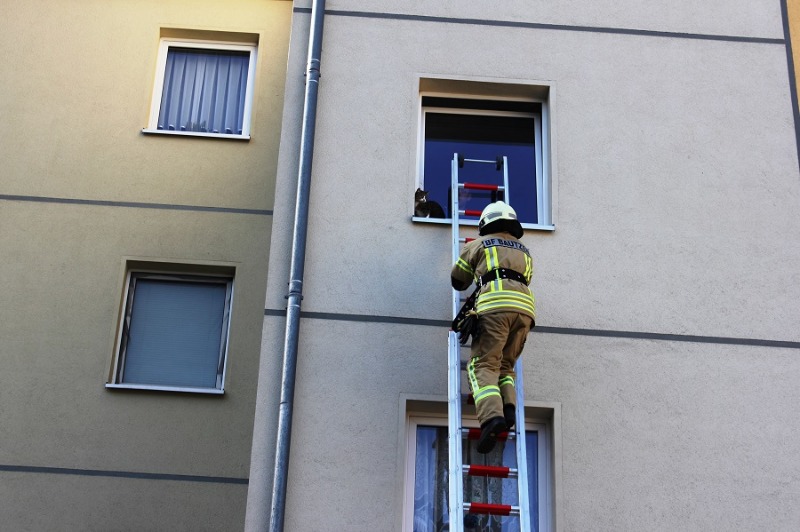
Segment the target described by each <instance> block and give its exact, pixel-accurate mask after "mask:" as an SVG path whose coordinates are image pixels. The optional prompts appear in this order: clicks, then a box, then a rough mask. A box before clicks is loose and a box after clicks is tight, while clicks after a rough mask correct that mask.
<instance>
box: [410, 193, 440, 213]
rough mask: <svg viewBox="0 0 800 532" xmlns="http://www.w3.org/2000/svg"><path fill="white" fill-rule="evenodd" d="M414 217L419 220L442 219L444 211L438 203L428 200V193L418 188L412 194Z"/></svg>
mask: <svg viewBox="0 0 800 532" xmlns="http://www.w3.org/2000/svg"><path fill="white" fill-rule="evenodd" d="M414 216H417V217H419V218H444V217H445V216H444V209H443V208H442V206H441V205H439V203H437V202H435V201H432V200H428V191H427V190H422V189H421V188H418V189H417V191H416V192H415V193H414Z"/></svg>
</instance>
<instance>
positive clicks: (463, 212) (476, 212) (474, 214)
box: [458, 210, 481, 216]
mask: <svg viewBox="0 0 800 532" xmlns="http://www.w3.org/2000/svg"><path fill="white" fill-rule="evenodd" d="M458 212H459V213H460V214H463V215H466V216H480V215H481V211H474V210H466V211H458Z"/></svg>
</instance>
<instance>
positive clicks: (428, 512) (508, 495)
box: [414, 426, 539, 532]
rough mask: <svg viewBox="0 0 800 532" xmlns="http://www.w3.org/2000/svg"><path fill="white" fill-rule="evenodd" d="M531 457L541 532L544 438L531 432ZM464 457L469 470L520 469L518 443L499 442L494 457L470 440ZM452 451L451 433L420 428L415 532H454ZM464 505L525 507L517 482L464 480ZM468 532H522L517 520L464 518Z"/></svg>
mask: <svg viewBox="0 0 800 532" xmlns="http://www.w3.org/2000/svg"><path fill="white" fill-rule="evenodd" d="M525 443H526V450H527V453H528V495H529V505H530V514H531V526H532V527H533V530H538V522H539V504H538V497H539V493H538V481H537V479H538V469H537V465H538V463H537V462H538V460H537V457H538V433H537V432H535V431H529V432H527V437H526V440H525ZM462 453H463V458H464V463H465V464H481V465H497V464H500V463H502V464H503V465H506V466H509V467H516V466H517V456H516V451H515V448H514V444H513V442H503V441H498V443H497V446H496V447H495V449H494V450H493V451H492V452H491V453H489V454H485V455H484V454H480V453H478V451H477V442H473V441H468V440H464V443H463V447H462ZM447 462H448V449H447V428H446V427H426V426H418V427H417V446H416V464H415V479H414V532H429V531H430V532H439V531H442V530H448V528H449V522H450V516H449V515H448V506H447V505H448V485H449V484H448V471H447V465H448V464H447ZM464 501H465V502H469V501H479V502H489V503H496V504H511V505H514V506H516V505H518V504H519V496H518V491H517V481H516V480H513V479H499V478H489V479H487V478H485V477H469V476H466V475H464ZM464 525H465V526H464V528H465V530H491V531H497V532H518V531H519V519H518V518H517V517H501V516H483V515H481V516H478V515H467V516H465V517H464Z"/></svg>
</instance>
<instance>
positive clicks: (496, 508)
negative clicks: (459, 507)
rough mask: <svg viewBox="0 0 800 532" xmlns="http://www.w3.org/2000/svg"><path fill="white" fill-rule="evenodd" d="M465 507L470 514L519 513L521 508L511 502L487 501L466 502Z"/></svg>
mask: <svg viewBox="0 0 800 532" xmlns="http://www.w3.org/2000/svg"><path fill="white" fill-rule="evenodd" d="M464 509H465V510H466V511H467V513H468V514H483V515H512V514H514V515H519V508H517V507H515V506H511V505H510V504H490V503H486V502H470V503H464Z"/></svg>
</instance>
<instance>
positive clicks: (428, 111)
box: [414, 93, 552, 229]
mask: <svg viewBox="0 0 800 532" xmlns="http://www.w3.org/2000/svg"><path fill="white" fill-rule="evenodd" d="M420 121H421V131H420V147H419V167H418V187H419V188H420V189H422V190H424V191H427V192H428V195H427V201H429V202H435V203H438V204H439V205H440V206H441V207H442V210H443V213H444V219H443V220H442V219H440V220H433V219H432V218H426V219H424V220H423V218H424V216H425V214H424V213H421V212H420V211H419V210H418V209H416V205H415V217H414V220H415V221H444V220H447V221H449V218H450V216H451V213H450V212H449V211H450V194H451V191H450V188H451V186H450V183H451V161H452V160H453V155H454V153H458V154H459V155H461V156H462V157H464V158H466V159H479V160H488V161H494V160H497V158H498V157H499V158H502V157H506V161H507V171H508V178H509V190H508V194H507V197H503V196H502V195H501V196H500V197H497V196H493V195H492V194H496V193H492V192H488V191H485V192H484V191H479V190H478V191H476V190H470V191H463V190H462V191H461V195H460V196H459V206H460V208H461V209H467V210H481V209H483V207H485V206H486V205H487V204H488V203H490V202H492V201H496V200H498V199H503V200H505V201H506V202H508V203H510V205H511V206H512V207H514V209H515V210H516V212H517V216H518V217H519V219H520V222H522V224H523V227H526V228H538V229H552V219H551V218H552V217H551V207H550V202H551V192H550V180H549V177H548V175H547V168H548V165H547V164H546V158H547V156H548V153H547V148H546V146H545V139H546V131H545V128H546V102H545V101H542V100H540V99H539V100H537V99H534V98H513V99H509V98H495V99H491V98H490V97H476V96H462V95H442V94H424V93H423V94H422V96H421V120H420ZM494 174H498V175H494ZM459 177H460V181H461V182H473V183H484V184H492V185H497V184H502V182H503V178H502V171H495V166H494V165H490V166H487V165H478V164H473V165H470V164H466V165H464V166H463V167H462V168H460V170H459ZM501 194H502V193H501ZM475 223H477V220H476V221H475Z"/></svg>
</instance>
